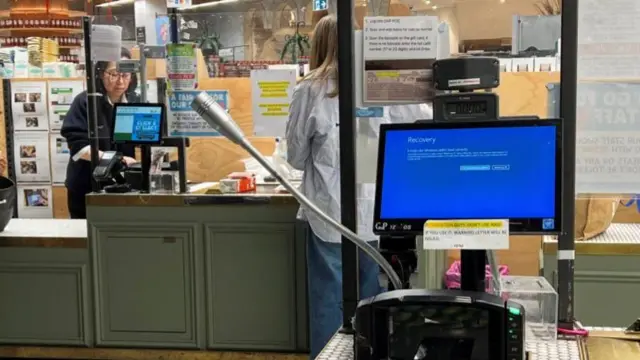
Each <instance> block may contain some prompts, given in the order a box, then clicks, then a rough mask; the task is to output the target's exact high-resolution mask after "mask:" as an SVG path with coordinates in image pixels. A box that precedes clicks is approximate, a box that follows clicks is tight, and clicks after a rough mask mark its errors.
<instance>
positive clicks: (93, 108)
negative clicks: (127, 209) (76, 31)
mask: <svg viewBox="0 0 640 360" xmlns="http://www.w3.org/2000/svg"><path fill="white" fill-rule="evenodd" d="M82 30H83V31H84V61H85V72H86V78H87V120H88V125H89V126H88V128H89V145H90V146H91V173H92V174H93V170H94V169H95V168H96V166H98V162H99V161H100V156H99V153H98V152H99V150H100V146H99V144H100V140H99V138H98V101H97V100H98V96H102V94H99V93H96V79H95V66H94V62H93V55H92V54H91V32H92V31H93V27H92V21H91V17H89V16H85V17H83V18H82ZM91 188H92V190H93V191H94V192H98V191H100V185H99V184H98V182H96V181H95V180H94V179H93V176H92V177H91Z"/></svg>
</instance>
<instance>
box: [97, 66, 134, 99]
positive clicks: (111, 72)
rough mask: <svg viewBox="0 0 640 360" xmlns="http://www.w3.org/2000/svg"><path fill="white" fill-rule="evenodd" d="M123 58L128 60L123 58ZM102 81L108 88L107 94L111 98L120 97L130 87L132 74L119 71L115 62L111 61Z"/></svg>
mask: <svg viewBox="0 0 640 360" xmlns="http://www.w3.org/2000/svg"><path fill="white" fill-rule="evenodd" d="M122 60H127V59H126V58H122ZM102 82H103V84H104V88H105V89H106V90H107V95H108V96H109V98H111V99H120V98H121V97H122V94H124V92H125V91H127V89H128V88H129V83H130V82H131V74H129V73H119V72H118V70H117V67H116V63H115V62H110V63H109V65H107V68H106V69H105V71H104V74H103V75H102Z"/></svg>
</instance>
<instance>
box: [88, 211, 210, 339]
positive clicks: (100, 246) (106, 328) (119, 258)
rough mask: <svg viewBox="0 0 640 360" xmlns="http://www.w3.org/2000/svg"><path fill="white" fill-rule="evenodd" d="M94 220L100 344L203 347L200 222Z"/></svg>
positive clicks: (93, 243) (92, 243) (97, 315)
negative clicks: (109, 221)
mask: <svg viewBox="0 0 640 360" xmlns="http://www.w3.org/2000/svg"><path fill="white" fill-rule="evenodd" d="M92 225H93V226H92V228H91V230H92V234H91V242H90V246H91V253H92V261H93V262H94V263H93V268H94V269H96V273H95V274H94V282H95V289H94V291H95V299H96V301H95V313H96V341H97V345H98V346H118V347H163V348H203V347H204V337H203V334H204V321H205V316H204V311H203V305H204V304H203V301H202V297H201V296H200V289H201V285H200V281H201V279H202V278H203V276H202V261H201V257H200V254H201V245H202V244H201V241H202V240H201V239H202V234H201V227H200V226H199V225H198V224H196V223H167V222H165V223H160V224H158V223H149V224H144V223H136V224H135V225H133V224H125V225H122V224H115V223H95V222H94V223H93V224H92Z"/></svg>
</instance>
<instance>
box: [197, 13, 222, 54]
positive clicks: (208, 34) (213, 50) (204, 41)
mask: <svg viewBox="0 0 640 360" xmlns="http://www.w3.org/2000/svg"><path fill="white" fill-rule="evenodd" d="M207 25H208V24H207V22H206V21H204V22H203V24H202V27H203V32H202V35H201V36H200V37H198V38H197V39H196V41H195V42H196V46H198V47H199V48H200V50H202V51H203V52H207V54H210V55H218V52H219V51H220V48H221V47H222V45H221V44H220V35H218V33H216V32H215V31H209V26H207Z"/></svg>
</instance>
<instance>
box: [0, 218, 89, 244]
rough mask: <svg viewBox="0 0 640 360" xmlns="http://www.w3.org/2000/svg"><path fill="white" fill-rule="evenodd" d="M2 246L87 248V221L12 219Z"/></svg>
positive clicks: (1, 235)
mask: <svg viewBox="0 0 640 360" xmlns="http://www.w3.org/2000/svg"><path fill="white" fill-rule="evenodd" d="M0 247H58V248H74V249H85V248H87V222H86V221H85V220H70V219H11V221H9V224H7V227H6V228H5V229H4V231H2V232H0Z"/></svg>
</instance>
